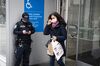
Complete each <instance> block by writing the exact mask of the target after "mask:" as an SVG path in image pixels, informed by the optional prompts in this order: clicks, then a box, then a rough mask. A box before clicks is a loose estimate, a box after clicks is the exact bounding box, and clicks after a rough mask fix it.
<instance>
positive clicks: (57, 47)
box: [51, 41, 64, 61]
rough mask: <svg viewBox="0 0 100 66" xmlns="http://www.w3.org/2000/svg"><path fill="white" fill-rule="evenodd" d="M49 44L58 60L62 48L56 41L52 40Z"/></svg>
mask: <svg viewBox="0 0 100 66" xmlns="http://www.w3.org/2000/svg"><path fill="white" fill-rule="evenodd" d="M51 44H52V47H53V52H54V54H55V57H56V59H57V61H58V60H59V59H60V58H61V56H62V55H63V54H64V51H63V48H62V46H61V44H60V43H59V42H58V41H52V42H51Z"/></svg>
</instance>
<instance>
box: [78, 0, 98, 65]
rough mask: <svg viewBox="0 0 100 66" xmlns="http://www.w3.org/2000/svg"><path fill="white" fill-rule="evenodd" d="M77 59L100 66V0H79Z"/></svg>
mask: <svg viewBox="0 0 100 66" xmlns="http://www.w3.org/2000/svg"><path fill="white" fill-rule="evenodd" d="M80 1H81V2H80V19H79V20H80V22H79V32H78V57H77V58H78V61H81V62H84V63H86V64H89V65H91V66H100V65H99V64H100V0H80Z"/></svg>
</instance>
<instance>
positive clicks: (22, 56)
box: [15, 44, 31, 66]
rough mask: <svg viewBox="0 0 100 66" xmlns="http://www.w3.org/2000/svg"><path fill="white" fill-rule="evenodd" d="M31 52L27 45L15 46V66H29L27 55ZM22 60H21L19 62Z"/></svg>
mask: <svg viewBox="0 0 100 66" xmlns="http://www.w3.org/2000/svg"><path fill="white" fill-rule="evenodd" d="M30 53H31V48H30V46H29V45H27V44H24V45H22V46H17V47H16V50H15V57H16V61H15V66H20V64H21V63H22V66H29V56H30ZM21 61H22V62H21Z"/></svg>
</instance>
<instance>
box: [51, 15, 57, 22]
mask: <svg viewBox="0 0 100 66" xmlns="http://www.w3.org/2000/svg"><path fill="white" fill-rule="evenodd" d="M56 22H57V18H56V17H55V16H54V15H52V16H51V23H56Z"/></svg>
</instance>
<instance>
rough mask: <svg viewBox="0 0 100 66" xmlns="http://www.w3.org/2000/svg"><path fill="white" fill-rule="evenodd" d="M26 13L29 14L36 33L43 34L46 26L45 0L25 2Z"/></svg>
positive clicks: (27, 0) (28, 0)
mask: <svg viewBox="0 0 100 66" xmlns="http://www.w3.org/2000/svg"><path fill="white" fill-rule="evenodd" d="M24 11H25V12H28V14H29V17H30V18H29V19H30V21H31V22H32V24H33V26H34V27H35V29H36V32H43V26H44V0H24Z"/></svg>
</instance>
